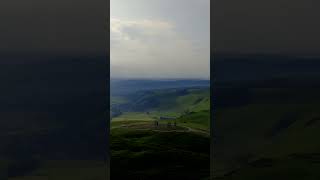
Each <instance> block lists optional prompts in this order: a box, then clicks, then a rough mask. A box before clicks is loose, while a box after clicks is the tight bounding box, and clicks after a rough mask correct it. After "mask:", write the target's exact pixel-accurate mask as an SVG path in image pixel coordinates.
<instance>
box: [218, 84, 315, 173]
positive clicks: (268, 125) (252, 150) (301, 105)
mask: <svg viewBox="0 0 320 180" xmlns="http://www.w3.org/2000/svg"><path fill="white" fill-rule="evenodd" d="M299 91H300V92H299ZM256 92H257V94H256V95H255V96H254V98H253V99H254V101H252V102H251V103H249V104H247V105H244V106H242V107H225V108H221V109H218V110H217V112H216V115H217V116H216V121H215V128H216V129H215V132H216V133H215V134H216V137H215V147H216V148H215V152H214V153H215V157H216V158H215V164H216V165H215V171H216V173H215V175H216V176H217V177H223V175H225V177H224V178H222V179H272V178H275V177H277V178H280V179H281V178H288V177H290V179H305V178H307V179H319V177H320V173H315V172H316V171H314V170H315V169H317V168H320V163H319V162H320V158H319V154H318V153H319V152H320V144H319V143H316V142H317V139H318V138H319V137H320V132H319V131H318V130H317V129H319V127H320V123H319V122H320V121H318V120H317V119H318V118H319V117H320V113H319V108H320V103H318V102H319V101H318V100H319V97H318V95H317V94H316V93H315V92H316V91H304V90H297V91H296V92H289V91H287V92H286V91H285V90H284V89H277V90H276V89H274V90H271V89H265V90H263V91H261V90H259V91H256ZM281 93H284V94H290V95H289V98H287V99H285V100H284V99H281V100H279V99H280V98H283V97H284V95H283V94H282V95H281ZM301 93H309V94H308V95H305V96H304V97H305V98H306V99H299V94H301ZM280 95H281V96H280ZM307 96H309V97H307ZM262 99H264V100H262ZM266 100H267V101H266ZM277 101H278V102H277Z"/></svg>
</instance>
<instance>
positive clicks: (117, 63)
mask: <svg viewBox="0 0 320 180" xmlns="http://www.w3.org/2000/svg"><path fill="white" fill-rule="evenodd" d="M209 52H210V51H209V45H208V44H203V45H201V44H199V43H198V42H193V41H192V40H190V39H188V38H186V37H184V36H183V35H182V34H180V33H178V32H177V30H176V29H175V25H174V24H173V23H172V22H169V21H162V20H148V19H141V20H124V19H117V18H111V75H112V76H113V77H140V78H141V77H144V78H208V77H209V72H210V69H209Z"/></svg>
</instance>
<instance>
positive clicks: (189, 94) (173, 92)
mask: <svg viewBox="0 0 320 180" xmlns="http://www.w3.org/2000/svg"><path fill="white" fill-rule="evenodd" d="M123 97H125V99H126V102H125V103H121V102H120V103H119V105H116V104H113V107H114V108H115V107H116V108H117V109H120V110H121V111H133V112H135V111H138V112H146V111H158V112H173V113H177V114H183V113H186V112H197V111H202V110H209V108H210V89H209V88H208V87H194V88H171V89H158V90H147V91H139V92H136V93H132V94H129V95H126V96H123Z"/></svg>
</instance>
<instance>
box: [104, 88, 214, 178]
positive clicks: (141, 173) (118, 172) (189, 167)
mask: <svg viewBox="0 0 320 180" xmlns="http://www.w3.org/2000/svg"><path fill="white" fill-rule="evenodd" d="M208 95H209V91H208V90H188V92H187V93H184V94H181V92H177V91H176V90H174V89H171V90H157V91H153V92H152V93H150V94H142V95H141V96H140V97H139V98H136V99H134V102H135V103H136V105H137V106H140V107H142V109H144V110H143V111H140V112H126V113H123V114H122V115H120V116H119V117H115V118H113V119H112V122H111V137H110V140H111V149H112V161H111V164H112V166H111V177H114V178H120V179H121V178H125V179H128V178H129V179H131V180H135V179H137V180H138V179H139V180H140V179H155V180H157V179H159V180H160V179H161V180H163V179H168V180H170V179H175V180H176V179H186V180H188V179H190V180H197V179H206V178H207V177H208V174H209V157H210V152H209V151H210V147H209V146H210V143H209V142H210V141H209V136H207V135H204V134H201V133H198V132H189V131H184V130H173V129H172V128H169V129H168V128H166V124H167V122H169V121H173V120H160V121H159V123H160V125H159V126H161V127H162V128H159V127H158V128H157V129H156V130H153V123H154V120H155V119H158V118H159V117H160V116H173V117H179V118H178V119H177V120H176V122H177V125H178V126H179V127H180V126H187V127H192V128H197V129H201V130H203V131H208V130H209V126H208V124H209V121H210V118H209V111H208V109H209V104H210V102H209V96H208ZM150 102H157V103H156V104H157V106H151V107H152V108H149V107H148V106H147V104H152V103H150ZM186 110H189V111H194V112H193V113H190V114H187V115H183V116H181V115H182V114H183V113H185V111H186ZM147 112H148V113H147ZM180 116H181V117H180ZM184 122H186V123H184ZM172 123H173V122H172ZM124 126H125V127H124ZM133 127H135V128H133ZM143 127H149V128H144V129H142V128H143ZM177 129H179V128H177ZM195 164H197V166H194V165H195Z"/></svg>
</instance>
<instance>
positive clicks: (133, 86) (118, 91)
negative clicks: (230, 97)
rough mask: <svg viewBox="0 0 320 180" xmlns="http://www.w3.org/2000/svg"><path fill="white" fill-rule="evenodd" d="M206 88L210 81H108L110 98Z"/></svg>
mask: <svg viewBox="0 0 320 180" xmlns="http://www.w3.org/2000/svg"><path fill="white" fill-rule="evenodd" d="M208 86H210V80H179V79H177V80H156V79H153V80H143V79H111V81H110V91H111V96H123V95H128V94H132V93H135V92H138V91H146V90H156V89H168V88H183V87H208Z"/></svg>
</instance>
